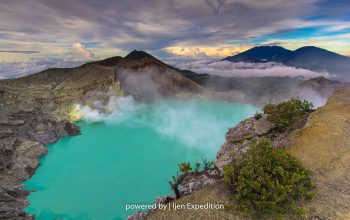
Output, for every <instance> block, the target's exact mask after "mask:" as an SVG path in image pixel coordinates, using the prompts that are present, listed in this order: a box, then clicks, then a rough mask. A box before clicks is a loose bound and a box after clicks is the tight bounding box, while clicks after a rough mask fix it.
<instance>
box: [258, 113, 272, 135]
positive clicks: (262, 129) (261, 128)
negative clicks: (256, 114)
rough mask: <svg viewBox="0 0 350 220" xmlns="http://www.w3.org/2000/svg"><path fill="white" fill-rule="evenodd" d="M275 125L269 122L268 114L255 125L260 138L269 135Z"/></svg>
mask: <svg viewBox="0 0 350 220" xmlns="http://www.w3.org/2000/svg"><path fill="white" fill-rule="evenodd" d="M274 128H275V125H274V124H272V123H271V122H270V121H269V120H267V114H264V115H263V116H262V117H261V118H260V119H258V120H256V121H255V123H254V131H255V134H256V135H258V136H261V135H265V134H267V133H269V132H270V131H271V130H272V129H274Z"/></svg>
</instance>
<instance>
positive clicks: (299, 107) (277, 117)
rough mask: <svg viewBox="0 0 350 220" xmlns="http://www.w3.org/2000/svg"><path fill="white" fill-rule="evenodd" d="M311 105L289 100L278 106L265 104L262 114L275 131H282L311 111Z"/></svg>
mask: <svg viewBox="0 0 350 220" xmlns="http://www.w3.org/2000/svg"><path fill="white" fill-rule="evenodd" d="M312 108H313V104H312V103H311V102H309V101H307V100H303V101H301V100H300V99H298V98H291V99H290V100H288V101H285V102H281V103H279V104H275V105H274V104H267V105H265V107H264V113H266V114H268V116H267V120H269V121H270V122H272V123H273V124H274V125H275V126H276V127H277V129H279V130H284V129H286V128H287V127H288V126H290V125H292V123H293V122H295V121H298V120H300V119H301V118H302V117H303V116H304V115H306V114H308V113H310V112H311V111H312Z"/></svg>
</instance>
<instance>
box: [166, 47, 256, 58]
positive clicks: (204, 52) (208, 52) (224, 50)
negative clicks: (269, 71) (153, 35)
mask: <svg viewBox="0 0 350 220" xmlns="http://www.w3.org/2000/svg"><path fill="white" fill-rule="evenodd" d="M251 47H252V46H249V45H247V46H222V45H221V46H213V47H205V46H200V47H191V46H189V47H186V46H174V47H167V48H165V49H164V50H165V51H166V52H168V53H170V54H172V55H176V56H184V57H191V58H207V57H227V56H231V55H233V54H237V53H240V52H243V51H245V50H248V49H250V48H251Z"/></svg>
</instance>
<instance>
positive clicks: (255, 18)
mask: <svg viewBox="0 0 350 220" xmlns="http://www.w3.org/2000/svg"><path fill="white" fill-rule="evenodd" d="M349 4H350V3H347V2H344V3H343V4H332V3H324V4H319V1H318V0H305V1H284V0H266V1H264V4H261V2H259V1H256V0H192V1H188V0H176V1H175V0H167V1H164V0H148V1H143V2H142V4H140V1H139V0H128V1H114V0H105V1H103V4H100V3H98V2H97V1H85V0H76V1H72V2H69V4H68V3H67V2H65V1H47V0H37V1H18V0H2V1H1V7H0V27H1V28H0V33H1V34H0V45H1V48H0V49H1V50H4V51H40V53H32V54H22V53H12V54H11V57H10V58H9V57H8V54H0V61H20V60H21V61H29V60H33V59H35V60H40V59H43V58H45V57H55V58H67V57H69V56H70V55H71V54H70V51H71V50H72V42H78V43H80V44H82V45H80V46H79V47H78V48H79V49H78V50H79V51H80V52H79V53H80V56H81V57H85V58H87V59H92V57H106V56H107V55H124V54H123V53H125V51H130V50H133V49H141V50H147V51H150V52H159V51H164V50H167V51H168V52H169V51H170V55H172V56H184V55H186V56H189V57H192V56H194V55H196V54H199V56H200V57H203V56H211V57H219V56H222V55H223V54H226V52H225V51H224V50H225V49H223V51H220V50H219V51H216V48H221V47H222V48H224V47H228V49H227V51H229V52H232V53H235V50H234V47H242V45H243V47H244V46H245V45H253V44H257V43H263V42H264V41H269V40H270V39H266V37H268V38H271V37H274V38H277V39H276V40H280V39H283V38H282V37H281V36H282V35H285V34H288V32H293V31H294V30H297V29H300V28H309V27H311V28H314V29H315V30H316V31H313V32H310V36H311V37H312V36H316V35H327V34H329V36H330V37H329V38H332V37H333V36H334V35H337V34H340V32H345V31H348V28H349V27H350V21H349V17H348V16H347V11H346V9H347V8H348V6H349ZM82 6H83V7H82ZM346 6H347V7H346ZM43 12H44V13H43ZM101 12H103V13H101ZM346 16H347V17H346ZM310 17H313V19H310ZM318 17H319V18H318ZM324 17H326V19H322V18H324ZM335 32H336V33H335ZM297 33H298V32H293V35H294V36H297ZM310 36H308V35H302V36H299V38H300V37H302V38H303V39H306V40H307V39H308V38H309V37H310ZM274 40H275V39H274ZM91 42H92V43H94V47H93V50H91V47H90V45H89V43H91ZM341 42H348V40H346V39H341ZM217 45H219V46H217ZM331 45H332V42H329V43H328V44H326V45H325V47H326V48H328V47H330V46H331ZM84 46H85V48H84ZM86 47H87V48H88V49H87V48H86ZM182 47H185V48H187V49H185V53H180V52H179V50H180V51H181V49H180V48H182ZM112 48H113V49H115V51H118V52H117V53H118V54H109V53H108V52H107V51H108V50H110V49H112ZM165 48H167V49H165ZM196 48H198V50H199V52H198V51H197V52H196V50H197V49H196ZM87 51H90V53H89V52H87ZM337 51H338V50H337ZM24 55H25V56H24ZM167 55H168V56H169V54H167ZM229 55H232V54H229ZM196 56H197V55H196Z"/></svg>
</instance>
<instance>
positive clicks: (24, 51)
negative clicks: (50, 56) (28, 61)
mask: <svg viewBox="0 0 350 220" xmlns="http://www.w3.org/2000/svg"><path fill="white" fill-rule="evenodd" d="M0 53H24V54H33V53H40V51H34V50H0Z"/></svg>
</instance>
